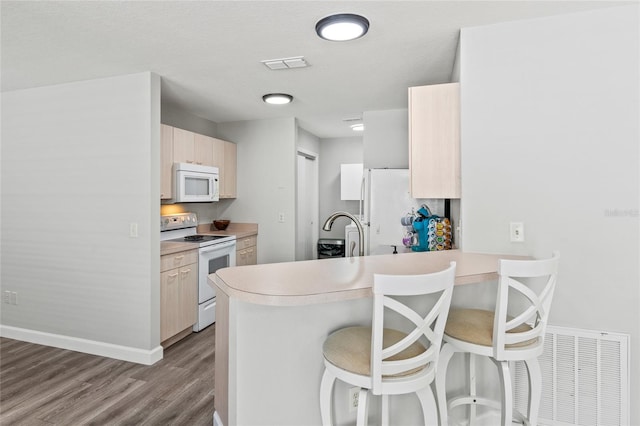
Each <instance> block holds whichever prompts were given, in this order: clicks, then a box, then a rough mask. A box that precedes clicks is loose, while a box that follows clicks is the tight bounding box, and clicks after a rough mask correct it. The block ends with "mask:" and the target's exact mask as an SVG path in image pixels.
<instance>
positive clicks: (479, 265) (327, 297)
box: [209, 250, 528, 306]
mask: <svg viewBox="0 0 640 426" xmlns="http://www.w3.org/2000/svg"><path fill="white" fill-rule="evenodd" d="M429 253H434V254H435V253H441V254H439V255H435V256H432V257H425V256H429V254H428V253H424V254H422V255H421V256H416V255H415V254H405V255H402V254H399V255H382V256H367V257H364V258H360V260H359V261H358V262H357V263H355V264H354V266H350V265H349V264H345V263H344V262H342V263H339V262H327V259H324V260H318V261H305V262H285V263H278V264H263V265H253V266H248V267H236V268H225V269H223V270H220V271H218V272H217V273H216V274H211V275H209V285H212V286H216V287H218V288H219V289H220V290H222V291H223V292H224V293H225V294H227V295H228V296H229V297H231V298H236V299H238V300H240V301H243V302H248V303H252V304H256V305H268V306H300V305H310V304H317V303H329V302H338V301H344V300H350V299H358V298H363V297H371V295H372V293H371V285H372V283H373V274H375V273H377V274H394V273H429V272H435V271H436V270H441V269H444V267H446V265H448V263H449V262H450V261H452V260H454V261H456V262H458V270H457V274H456V280H455V285H467V284H473V283H479V282H486V281H495V280H497V278H498V274H497V267H498V259H527V258H528V257H526V256H515V255H508V254H504V255H499V254H486V253H462V252H460V251H458V250H450V251H447V252H429ZM383 256H404V257H402V258H400V257H386V258H385V257H383ZM408 256H413V257H408ZM427 260H432V261H433V262H431V263H430V264H428V265H427ZM397 261H400V265H399V266H398V264H396V263H392V262H397ZM316 262H324V263H322V264H320V265H322V269H324V270H328V269H335V274H334V275H333V276H341V274H344V273H345V272H346V273H349V272H352V270H357V271H358V273H357V274H355V275H354V278H353V279H348V280H342V279H341V280H339V282H337V283H336V282H331V281H330V277H331V276H332V275H331V274H328V278H327V277H325V278H323V277H316V278H315V281H313V279H311V281H308V282H305V283H304V284H301V283H300V282H299V279H295V278H294V279H292V276H295V277H299V275H300V268H303V269H304V268H306V267H308V268H309V271H310V272H312V271H314V268H318V266H319V264H318V263H316ZM287 265H290V266H292V267H293V268H292V269H296V271H295V272H296V274H294V275H290V274H289V273H288V271H286V269H283V268H287ZM389 265H392V266H391V267H390V266H389ZM407 265H410V266H411V268H413V269H411V268H408V270H407V271H404V270H402V271H399V270H400V269H404V268H407ZM345 267H346V268H347V269H345ZM348 268H351V270H349V269H348ZM287 269H288V268H287ZM416 271H417V272H416ZM221 275H222V276H221ZM225 279H226V280H227V281H225ZM323 280H324V281H323ZM232 281H237V284H235V285H234V283H233V282H232ZM256 281H257V282H256ZM288 281H290V282H288ZM323 284H326V286H324V285H323ZM300 285H304V286H305V288H304V290H301V289H300V287H299V286H300ZM243 287H244V288H243ZM325 288H326V291H324V289H325Z"/></svg>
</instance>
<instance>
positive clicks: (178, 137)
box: [173, 127, 195, 163]
mask: <svg viewBox="0 0 640 426" xmlns="http://www.w3.org/2000/svg"><path fill="white" fill-rule="evenodd" d="M173 161H174V162H175V163H195V133H193V132H190V131H188V130H183V129H179V128H177V127H174V128H173Z"/></svg>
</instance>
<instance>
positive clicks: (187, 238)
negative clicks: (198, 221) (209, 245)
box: [184, 235, 204, 241]
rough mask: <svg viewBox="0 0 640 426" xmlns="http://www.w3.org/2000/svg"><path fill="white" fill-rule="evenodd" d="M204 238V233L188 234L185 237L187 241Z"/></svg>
mask: <svg viewBox="0 0 640 426" xmlns="http://www.w3.org/2000/svg"><path fill="white" fill-rule="evenodd" d="M203 239H204V236H202V235H187V236H186V237H184V240H185V241H202V240H203Z"/></svg>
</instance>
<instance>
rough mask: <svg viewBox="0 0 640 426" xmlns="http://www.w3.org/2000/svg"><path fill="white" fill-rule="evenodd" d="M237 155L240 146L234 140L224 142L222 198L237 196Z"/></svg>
mask: <svg viewBox="0 0 640 426" xmlns="http://www.w3.org/2000/svg"><path fill="white" fill-rule="evenodd" d="M237 157H238V146H237V145H236V144H235V143H232V142H225V143H224V175H221V178H220V180H221V181H222V184H223V186H224V192H223V193H222V194H221V195H222V198H236V197H237V196H238V190H237V172H236V170H237Z"/></svg>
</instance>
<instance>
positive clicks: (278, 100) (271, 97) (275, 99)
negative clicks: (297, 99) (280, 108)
mask: <svg viewBox="0 0 640 426" xmlns="http://www.w3.org/2000/svg"><path fill="white" fill-rule="evenodd" d="M262 100H263V101H265V102H266V103H268V104H272V105H284V104H288V103H289V102H291V101H293V96H291V95H287V94H286V93H269V94H267V95H264V96H263V97H262Z"/></svg>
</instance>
